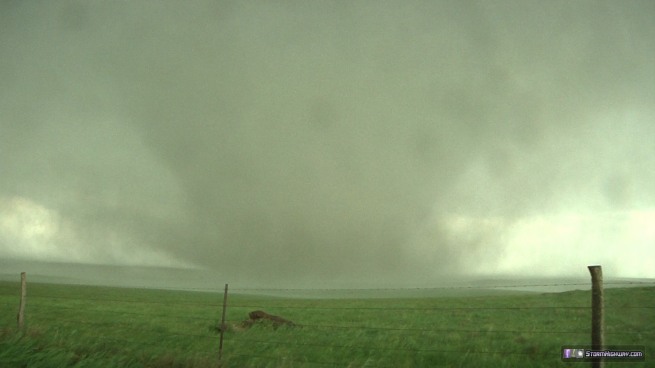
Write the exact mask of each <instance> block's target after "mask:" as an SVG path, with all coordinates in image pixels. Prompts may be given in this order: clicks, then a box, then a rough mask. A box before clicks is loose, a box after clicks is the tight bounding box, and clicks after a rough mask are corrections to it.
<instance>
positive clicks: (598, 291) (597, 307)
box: [588, 266, 604, 368]
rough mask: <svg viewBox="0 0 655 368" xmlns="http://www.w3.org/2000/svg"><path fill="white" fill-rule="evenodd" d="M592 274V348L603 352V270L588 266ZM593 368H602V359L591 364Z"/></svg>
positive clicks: (599, 267) (598, 267)
mask: <svg viewBox="0 0 655 368" xmlns="http://www.w3.org/2000/svg"><path fill="white" fill-rule="evenodd" d="M588 268H589V273H591V348H592V349H593V350H602V349H603V345H604V341H603V329H604V326H603V325H604V321H603V269H602V268H601V266H588ZM591 366H592V367H593V368H602V367H603V361H602V358H598V359H596V360H594V361H593V362H591Z"/></svg>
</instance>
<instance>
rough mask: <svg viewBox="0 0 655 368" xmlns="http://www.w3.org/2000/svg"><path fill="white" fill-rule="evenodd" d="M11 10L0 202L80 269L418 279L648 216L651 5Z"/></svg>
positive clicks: (654, 32) (5, 20)
mask: <svg viewBox="0 0 655 368" xmlns="http://www.w3.org/2000/svg"><path fill="white" fill-rule="evenodd" d="M0 6H1V7H2V10H1V11H0V14H1V15H0V52H1V54H2V57H0V81H2V85H3V86H4V88H3V89H2V90H0V110H1V111H3V113H2V116H1V117H0V119H1V120H0V129H1V131H0V145H1V146H0V153H1V155H0V170H1V171H0V175H2V180H1V181H0V196H3V197H4V198H6V200H5V208H10V207H11V206H14V207H15V206H16V204H15V203H16V202H11V203H14V204H12V205H11V206H10V205H9V204H7V203H10V199H11V198H25V199H28V200H29V201H31V202H30V203H36V204H38V206H42V207H43V208H46V209H48V211H53V213H56V214H57V216H59V217H58V218H61V219H65V221H66V223H67V224H69V225H67V226H69V228H70V229H71V230H70V233H71V234H75V235H74V238H75V239H68V238H66V239H67V240H66V239H61V238H59V239H58V240H57V242H56V245H53V246H55V247H58V248H65V247H66V246H67V245H66V244H72V243H75V244H77V245H75V247H76V248H75V249H78V251H77V252H78V253H79V252H84V253H85V255H84V257H82V259H85V260H86V259H91V260H94V261H95V262H104V263H124V262H125V258H130V259H131V260H132V261H134V262H137V260H140V259H143V258H148V257H155V258H156V259H161V260H162V261H161V262H168V264H167V265H171V264H175V262H178V263H179V265H195V266H198V267H203V268H207V269H211V270H214V271H217V272H220V273H221V274H223V275H225V276H226V277H230V278H231V279H232V280H249V281H259V282H271V283H274V282H278V281H279V282H281V283H286V284H289V283H296V284H297V283H301V281H299V280H308V281H307V282H311V281H312V280H314V281H315V280H328V281H329V280H340V281H344V280H345V281H344V282H353V284H357V283H368V282H374V281H380V282H386V281H385V280H391V279H394V280H401V281H402V280H404V281H406V282H409V283H411V282H416V280H423V279H425V278H426V277H427V278H429V277H432V276H436V275H440V274H446V273H469V272H476V269H477V267H481V268H484V269H493V267H494V265H496V264H502V263H503V257H505V255H506V251H507V249H509V248H508V245H507V242H506V239H507V236H506V235H507V234H508V233H507V231H510V229H513V228H516V226H518V225H516V224H523V222H521V221H525V219H526V218H533V217H534V216H546V217H547V216H551V215H558V214H560V213H562V212H580V211H582V212H585V213H587V212H594V211H631V210H635V211H636V210H640V211H652V209H653V206H654V205H655V191H654V190H653V188H652V185H651V183H653V182H654V180H655V174H654V173H655V160H654V157H655V145H654V144H653V143H652V142H651V140H652V137H653V136H655V124H654V121H655V120H654V117H655V104H654V102H655V94H654V89H655V71H654V68H653V65H652V61H653V60H655V41H654V40H655V25H654V24H653V22H652V19H653V16H654V15H655V6H654V5H653V3H652V2H650V1H641V2H640V1H629V2H622V3H620V4H619V3H615V2H574V3H571V2H566V1H563V2H559V1H555V2H525V1H518V2H514V1H511V2H510V1H503V2H484V1H483V2H475V1H472V2H432V3H423V2H396V3H388V4H378V3H375V2H357V3H339V2H321V3H311V4H310V3H305V2H282V3H271V2H248V3H226V2H225V3H224V2H218V3H216V2H191V3H184V4H180V3H178V2H164V3H161V2H160V3H148V2H127V3H126V2H119V3H111V2H107V3H97V2H94V3H88V2H77V1H64V2H54V3H37V2H5V3H3V5H0ZM11 208H13V207H11ZM39 208H41V207H39ZM7 211H10V210H7ZM7 213H9V212H7ZM558 221H559V220H558ZM594 223H600V222H594ZM515 225H516V226H515ZM513 226H514V227H513ZM521 226H522V227H521V229H523V230H521V231H525V229H526V228H529V229H533V228H534V227H530V226H531V225H530V226H527V227H526V226H523V225H521ZM626 226H627V225H626ZM535 229H536V228H535ZM539 229H551V228H550V227H541V228H539ZM517 231H518V230H517ZM531 231H532V230H531ZM534 231H536V230H534ZM544 231H550V230H544ZM589 231H593V229H592V230H589ZM637 231H638V230H637ZM71 236H72V235H71ZM541 236H548V235H547V234H543V235H541ZM510 237H511V236H510ZM514 238H517V237H514ZM517 239H518V238H517ZM640 239H641V238H640ZM643 239H645V240H643V241H645V242H650V241H651V240H653V241H655V239H651V238H650V237H648V236H647V237H645V238H643ZM67 242H68V243H67ZM79 244H82V245H79ZM607 246H613V245H607ZM5 247H8V245H5ZM529 247H530V245H526V249H529ZM2 249H3V248H2V245H1V244H0V252H2ZM111 249H113V250H111ZM115 249H119V251H116V250H115ZM136 249H139V252H136ZM640 249H641V248H640ZM28 253H29V252H28ZM38 253H39V252H38V251H34V252H31V253H29V254H32V255H34V254H38ZM4 254H5V255H7V254H13V253H10V252H7V251H5V252H4ZM29 254H28V255H25V256H26V257H27V256H29ZM155 254H156V256H155ZM604 254H605V255H609V254H611V250H609V249H608V250H606V251H605V253H604ZM2 255H3V253H0V256H2ZM157 257H159V258H157ZM476 257H478V258H476ZM78 259H79V258H78ZM475 259H479V260H480V261H479V262H478V261H475ZM165 260H168V261H165ZM151 261H152V259H151ZM158 262H159V261H158ZM583 262H584V260H583ZM137 263H138V262H137ZM144 263H148V264H152V263H153V262H144ZM155 263H157V262H155ZM478 263H481V264H478ZM643 269H644V270H645V269H646V268H643ZM650 269H651V270H652V267H651V268H650ZM651 276H652V275H651Z"/></svg>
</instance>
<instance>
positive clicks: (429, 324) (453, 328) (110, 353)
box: [0, 282, 655, 368]
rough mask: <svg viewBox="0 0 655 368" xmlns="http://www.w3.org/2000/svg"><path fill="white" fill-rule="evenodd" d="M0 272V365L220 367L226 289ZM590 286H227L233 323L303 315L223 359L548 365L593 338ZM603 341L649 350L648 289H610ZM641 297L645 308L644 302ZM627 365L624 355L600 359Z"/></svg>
mask: <svg viewBox="0 0 655 368" xmlns="http://www.w3.org/2000/svg"><path fill="white" fill-rule="evenodd" d="M18 290H19V288H18V284H17V283H6V282H5V283H0V366H1V367H30V368H32V367H210V368H211V367H218V366H219V364H218V346H219V337H218V334H217V333H216V328H215V327H216V325H217V323H218V321H219V319H220V314H221V306H222V297H223V296H222V294H215V293H199V292H184V291H162V290H143V289H122V288H109V287H90V286H66V285H50V284H30V285H29V287H28V299H27V308H26V322H27V325H26V329H25V330H24V331H22V332H18V331H16V326H15V325H16V311H17V307H18ZM590 300H591V296H590V292H589V291H572V292H564V293H554V294H533V293H525V294H516V293H514V294H508V295H493V296H490V295H485V296H468V297H464V296H459V297H453V296H447V297H435V296H431V297H423V298H406V297H404V298H394V297H389V298H375V299H373V298H349V299H317V298H312V299H302V298H288V297H266V296H257V295H239V294H231V295H230V296H229V298H228V312H227V319H228V321H229V323H230V324H232V325H236V324H238V323H239V322H241V321H243V320H244V319H246V318H247V315H248V312H249V311H252V310H256V309H262V310H265V311H267V312H269V313H272V314H276V315H280V316H283V317H284V318H287V319H290V320H292V321H294V322H295V323H297V324H299V325H301V326H298V327H286V326H283V327H279V328H274V327H273V326H271V325H268V324H265V323H263V324H256V325H255V326H253V327H251V328H250V329H230V330H229V331H228V332H226V334H225V336H224V348H223V367H320V366H340V367H471V366H475V367H519V366H520V367H553V366H562V365H565V364H564V363H562V362H561V360H560V347H561V346H562V345H565V344H589V341H590V320H591V310H590ZM605 306H606V311H605V325H606V327H605V331H606V336H605V342H606V344H613V345H645V346H646V349H647V350H646V361H645V362H643V363H632V364H630V367H646V366H649V364H650V365H651V366H652V360H650V359H649V357H651V356H652V354H653V353H655V343H654V341H655V308H653V307H655V288H653V287H641V288H628V289H607V290H605ZM643 307H648V308H643ZM612 366H615V367H619V366H621V367H623V366H625V363H614V364H606V367H612Z"/></svg>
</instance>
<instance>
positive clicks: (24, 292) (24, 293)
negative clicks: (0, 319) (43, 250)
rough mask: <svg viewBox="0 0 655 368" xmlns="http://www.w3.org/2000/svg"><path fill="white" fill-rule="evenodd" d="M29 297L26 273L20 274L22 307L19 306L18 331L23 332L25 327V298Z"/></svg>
mask: <svg viewBox="0 0 655 368" xmlns="http://www.w3.org/2000/svg"><path fill="white" fill-rule="evenodd" d="M26 297H27V283H26V280H25V272H21V273H20V305H19V306H18V316H17V317H16V319H17V320H18V330H22V329H23V326H24V325H25V298H26Z"/></svg>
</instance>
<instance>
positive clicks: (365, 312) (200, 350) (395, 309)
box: [0, 282, 655, 366]
mask: <svg viewBox="0 0 655 368" xmlns="http://www.w3.org/2000/svg"><path fill="white" fill-rule="evenodd" d="M605 285H613V286H655V282H606V283H605ZM572 286H575V287H589V283H549V284H534V283H532V284H531V283H526V284H523V285H502V284H501V285H481V286H472V285H463V286H445V287H436V288H411V289H407V288H378V289H328V288H326V289H261V288H242V289H232V290H231V291H230V293H231V294H230V295H232V293H234V295H255V296H256V295H264V296H265V295H266V294H267V293H269V294H271V293H272V294H294V293H302V292H311V293H313V294H316V295H320V294H330V293H332V292H345V293H346V294H351V295H353V297H355V296H356V295H357V294H359V293H363V292H383V293H389V294H393V293H394V292H397V291H408V290H412V291H437V290H444V289H449V290H458V289H515V288H538V287H572ZM21 290H23V291H24V286H22V287H21ZM204 291H207V290H204ZM218 292H219V290H215V291H214V293H208V294H207V295H209V296H211V297H209V298H206V299H207V300H210V299H212V298H213V300H215V302H186V301H180V300H177V301H164V300H156V299H146V298H134V299H129V298H122V297H102V298H98V297H94V298H88V297H80V296H78V295H53V294H49V293H47V292H38V293H32V294H30V298H29V300H28V302H27V305H28V306H29V307H27V311H28V312H24V313H25V314H23V315H22V318H21V312H20V310H24V309H25V305H26V303H25V295H24V292H23V293H21V296H20V300H21V302H20V307H19V315H18V317H17V320H18V329H19V330H20V329H24V328H25V326H24V325H25V324H28V325H29V324H30V321H31V320H35V324H38V325H40V326H47V327H48V328H49V329H53V330H57V329H58V328H59V329H61V330H64V331H65V330H70V328H71V326H80V325H83V326H89V327H90V328H97V329H98V330H105V329H106V328H107V327H109V326H111V329H112V330H118V331H122V332H121V334H120V335H116V336H111V335H98V336H94V337H93V339H95V340H98V341H106V342H108V343H112V344H114V343H115V344H114V345H112V348H114V349H115V348H117V347H118V348H119V349H120V347H121V346H123V347H125V350H126V351H130V349H132V350H133V347H140V346H149V345H150V346H152V347H153V348H155V350H159V351H161V352H164V353H166V352H170V351H179V350H180V346H179V343H180V342H185V343H186V345H183V346H182V349H184V347H185V346H188V347H190V348H192V349H193V351H194V353H195V354H196V356H200V357H202V358H203V359H205V360H207V361H215V363H217V365H220V364H221V362H224V363H226V364H225V365H228V366H232V365H231V364H230V362H234V365H233V366H238V364H239V363H243V362H247V361H252V360H265V361H269V362H270V361H280V362H281V363H285V364H288V363H287V362H292V363H296V364H300V365H316V366H348V365H349V364H350V362H347V361H344V360H338V359H334V360H332V359H329V358H323V359H320V360H319V359H312V358H311V357H307V356H303V355H302V354H291V357H286V358H285V357H284V355H280V354H275V351H274V349H282V350H283V351H292V350H293V351H295V352H296V353H297V352H298V351H307V350H311V349H313V350H322V351H324V352H325V353H324V354H318V355H319V356H322V357H325V356H327V357H336V356H339V355H347V354H339V352H350V351H353V350H357V351H364V352H367V354H366V355H368V356H371V357H375V356H376V353H378V352H380V353H386V354H403V353H405V354H411V355H429V354H452V355H466V356H470V355H497V354H501V355H503V356H508V355H510V356H525V355H530V354H532V353H531V352H530V351H526V350H521V349H511V350H507V349H501V350H498V349H493V348H492V349H488V348H486V347H485V348H484V349H483V348H476V347H473V348H469V349H465V350H463V349H452V348H438V347H435V348H428V347H425V345H420V347H416V346H414V347H406V346H388V345H384V346H382V345H375V344H370V341H369V340H366V339H364V338H362V337H366V336H369V335H370V336H373V337H376V336H380V335H382V336H384V337H387V336H395V337H394V338H396V339H402V338H407V339H411V338H412V337H413V336H416V335H426V336H435V335H448V334H460V335H462V334H463V335H466V336H480V335H487V334H495V335H502V334H514V335H521V334H536V335H559V336H587V337H588V334H589V329H582V330H581V329H579V328H576V329H573V328H572V329H548V328H547V326H543V329H534V328H532V329H516V328H509V329H503V328H500V329H497V328H489V327H484V328H471V327H464V326H455V327H444V326H439V325H429V326H425V325H423V326H420V327H416V326H414V325H410V326H409V327H408V326H399V325H393V324H380V323H375V322H379V321H380V320H382V319H385V318H387V317H386V314H389V313H390V314H393V315H397V316H402V315H408V316H414V317H415V316H422V315H425V314H429V313H433V314H434V313H442V314H443V313H451V315H452V314H455V315H456V316H457V317H462V316H466V315H467V314H476V313H477V314H479V315H482V313H485V312H490V311H500V312H506V313H505V314H511V313H516V312H524V311H527V312H536V313H544V312H557V311H569V312H570V311H588V310H589V309H590V307H589V304H588V303H587V304H586V305H582V304H581V305H564V306H535V305H525V306H471V305H467V306H439V305H430V304H427V305H424V306H423V305H414V304H412V305H393V304H391V305H389V304H388V303H387V304H385V303H380V302H375V300H378V299H368V300H369V301H372V302H369V303H364V304H365V305H359V304H362V303H359V304H358V303H355V304H354V305H350V304H348V303H346V302H342V301H340V299H321V298H318V297H317V298H306V299H303V298H299V299H297V298H274V297H267V298H252V297H250V298H248V297H242V298H237V299H236V300H235V301H229V299H228V295H227V285H226V288H225V291H224V295H223V297H224V299H223V303H221V302H220V298H218V296H219V295H217V294H218ZM10 297H15V295H9V294H0V300H5V301H6V302H5V303H4V304H0V305H1V306H2V309H3V310H6V311H10V310H11V308H15V304H12V303H11V299H10ZM383 299H384V298H382V299H380V300H383ZM226 300H228V302H227V303H225V301H226ZM14 301H15V299H14ZM294 301H300V302H298V303H296V302H294ZM371 304H374V305H371ZM376 304H377V305H376ZM130 305H133V306H138V308H139V309H138V311H137V309H136V308H130ZM226 308H227V310H226ZM253 309H255V310H260V309H265V310H269V311H274V312H276V313H280V312H282V313H289V314H291V315H294V316H296V315H304V316H314V318H306V319H307V321H296V322H297V323H298V327H299V328H301V329H302V331H303V332H305V333H306V335H307V336H309V337H310V338H308V339H305V340H302V341H301V340H299V339H296V338H288V337H289V336H291V337H295V336H294V335H295V334H296V332H295V331H292V332H291V333H287V334H286V337H287V338H280V334H279V333H278V332H276V330H275V329H271V328H260V329H258V330H257V329H255V332H258V333H239V332H238V331H235V330H236V329H235V328H234V327H237V329H238V327H239V326H240V325H241V324H243V322H244V320H243V319H235V318H238V317H237V316H245V315H247V311H249V310H253ZM606 309H621V310H647V311H649V313H650V311H654V310H655V306H634V305H632V306H630V305H625V304H622V305H621V306H608V307H606ZM54 310H59V311H63V312H62V313H61V315H62V316H63V317H62V316H59V317H56V318H53V316H52V313H53V311H54ZM143 310H147V312H143ZM14 311H15V309H14ZM46 311H47V312H48V314H49V315H48V316H46V315H45V314H44V313H45V312H46ZM199 311H202V312H199ZM226 311H227V315H228V316H229V317H230V319H227V320H225V317H224V316H225V312H226ZM294 311H295V313H294ZM347 312H350V313H355V315H354V317H353V316H347V315H346V314H344V313H347ZM221 314H223V316H222V317H223V318H221ZM106 315H111V316H115V317H116V318H110V319H109V320H107V319H105V318H104V316H106ZM96 316H103V318H95V317H96ZM317 316H318V317H317ZM285 317H286V316H285ZM321 317H326V318H321ZM410 318H413V317H410ZM158 319H159V320H163V321H172V324H173V325H174V327H170V328H159V327H157V326H156V325H154V326H153V325H149V324H146V325H145V326H144V325H143V324H139V323H136V322H135V321H146V320H147V321H154V322H152V323H156V321H157V320H158ZM339 319H343V321H342V322H341V323H334V322H335V321H339ZM385 322H388V321H385ZM399 322H400V323H403V320H402V319H399ZM229 326H233V328H232V331H230V328H229ZM5 328H7V327H5ZM212 328H213V330H212ZM244 330H245V328H244ZM283 330H284V329H283ZM126 331H134V338H125V332H126ZM286 331H287V332H289V331H291V330H290V329H287V330H286ZM335 332H336V333H343V332H345V333H347V334H346V335H344V336H346V337H352V339H351V340H352V341H351V340H348V341H341V342H334V341H333V340H330V339H321V338H317V337H320V336H323V335H325V336H328V335H330V334H333V333H335ZM144 334H147V335H150V336H153V335H154V336H158V338H156V339H140V338H139V336H143V335H144ZM604 334H605V335H608V336H614V335H616V336H618V335H633V336H635V335H638V336H639V337H644V336H649V337H651V338H655V332H654V331H652V330H643V331H634V330H630V331H617V330H610V331H605V332H604ZM219 335H220V336H219ZM370 336H369V337H370ZM87 338H88V337H87ZM223 338H224V339H225V342H226V343H227V345H226V349H225V351H224V352H223V351H222V341H221V344H220V347H219V339H221V340H222V339H223ZM199 341H201V342H202V343H200V344H198V342H199ZM399 341H401V340H399ZM198 346H201V347H198ZM243 346H247V347H248V348H243ZM253 346H257V347H260V348H259V349H253V348H252V347H253ZM271 347H273V348H271ZM294 349H295V350H294ZM367 362H369V361H364V362H363V363H362V364H361V366H386V365H384V364H383V363H382V362H381V360H380V359H378V360H375V359H373V360H371V361H370V362H369V363H367ZM371 362H372V363H371ZM366 364H369V365H366ZM389 366H393V364H391V365H389Z"/></svg>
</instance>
